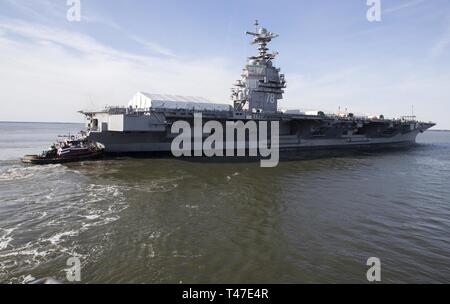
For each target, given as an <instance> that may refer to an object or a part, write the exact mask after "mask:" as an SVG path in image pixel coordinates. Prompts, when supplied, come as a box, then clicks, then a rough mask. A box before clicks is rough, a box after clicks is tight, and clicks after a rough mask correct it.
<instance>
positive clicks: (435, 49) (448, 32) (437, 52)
mask: <svg viewBox="0 0 450 304" xmlns="http://www.w3.org/2000/svg"><path fill="white" fill-rule="evenodd" d="M449 46H450V18H448V20H447V27H446V29H445V30H444V32H443V34H442V35H441V36H440V37H439V38H438V39H437V41H436V43H435V44H434V45H433V46H432V47H431V48H430V56H431V58H433V59H436V58H438V57H441V56H442V55H443V54H444V53H445V51H447V50H448V48H449Z"/></svg>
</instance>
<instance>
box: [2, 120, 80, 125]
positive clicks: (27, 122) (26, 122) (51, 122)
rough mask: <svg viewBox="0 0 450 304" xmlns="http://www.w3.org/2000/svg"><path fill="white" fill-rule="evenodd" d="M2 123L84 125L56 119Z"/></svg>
mask: <svg viewBox="0 0 450 304" xmlns="http://www.w3.org/2000/svg"><path fill="white" fill-rule="evenodd" d="M0 123H11V124H13V123H23V124H55V125H56V124H58V125H82V124H83V123H82V122H55V121H2V120H0Z"/></svg>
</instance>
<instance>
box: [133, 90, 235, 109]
mask: <svg viewBox="0 0 450 304" xmlns="http://www.w3.org/2000/svg"><path fill="white" fill-rule="evenodd" d="M128 107H132V108H133V109H141V110H148V109H149V108H153V109H183V110H185V109H186V110H200V111H207V110H209V111H230V109H231V106H230V105H227V104H220V103H211V102H209V101H208V100H207V99H205V98H202V97H191V96H178V95H161V94H149V93H143V92H138V93H137V94H136V95H134V97H133V98H132V99H131V100H130V102H129V103H128Z"/></svg>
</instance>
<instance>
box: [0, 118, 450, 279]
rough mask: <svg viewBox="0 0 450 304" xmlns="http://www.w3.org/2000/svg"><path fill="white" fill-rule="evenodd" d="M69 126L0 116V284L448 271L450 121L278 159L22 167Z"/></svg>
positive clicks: (444, 274)
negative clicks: (342, 153)
mask: <svg viewBox="0 0 450 304" xmlns="http://www.w3.org/2000/svg"><path fill="white" fill-rule="evenodd" d="M81 128H82V125H77V124H35V123H0V282H3V283H24V282H28V281H31V280H32V279H33V278H42V277H53V278H56V279H59V280H61V281H64V282H65V281H66V271H65V269H66V268H68V266H67V264H66V262H67V259H68V258H70V257H72V256H76V257H78V258H79V259H80V261H81V266H82V267H81V282H82V283H180V282H181V283H367V279H366V272H367V270H368V268H369V267H368V266H366V262H367V259H368V258H370V257H377V258H379V259H380V261H381V269H382V281H383V282H385V283H424V282H430V283H441V282H442V283H450V233H449V232H450V187H449V181H450V132H434V131H432V132H426V133H424V134H422V135H420V137H419V138H418V142H419V144H418V146H417V147H414V148H411V149H407V150H398V151H389V152H375V153H361V154H357V155H351V156H346V157H332V158H322V159H316V160H304V161H289V162H282V163H281V164H280V165H279V166H278V167H276V168H271V169H262V168H260V167H259V163H242V162H241V163H198V162H188V161H182V160H175V159H142V158H139V159H134V158H127V157H120V158H116V159H107V160H99V161H90V162H83V163H73V164H66V165H49V166H29V165H22V164H21V163H20V161H19V157H20V156H22V155H24V154H29V153H38V152H39V151H41V150H44V149H45V148H46V147H47V146H48V145H49V143H51V142H53V141H54V140H55V139H56V136H57V135H58V134H68V133H70V132H71V133H75V132H76V131H78V130H79V129H81Z"/></svg>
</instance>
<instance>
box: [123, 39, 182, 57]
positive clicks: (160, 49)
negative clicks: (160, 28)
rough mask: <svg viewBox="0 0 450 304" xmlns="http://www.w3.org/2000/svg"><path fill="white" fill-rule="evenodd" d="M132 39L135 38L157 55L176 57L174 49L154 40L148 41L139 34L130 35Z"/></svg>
mask: <svg viewBox="0 0 450 304" xmlns="http://www.w3.org/2000/svg"><path fill="white" fill-rule="evenodd" d="M128 36H129V37H130V38H131V39H132V40H134V41H135V42H137V43H139V44H140V45H142V46H143V47H144V48H145V49H147V50H148V51H150V53H151V54H156V55H162V56H168V57H175V56H176V55H175V52H174V51H172V50H171V49H169V48H166V47H164V46H162V45H160V44H158V43H156V42H152V41H147V40H145V39H143V38H141V37H137V36H133V35H128Z"/></svg>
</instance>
